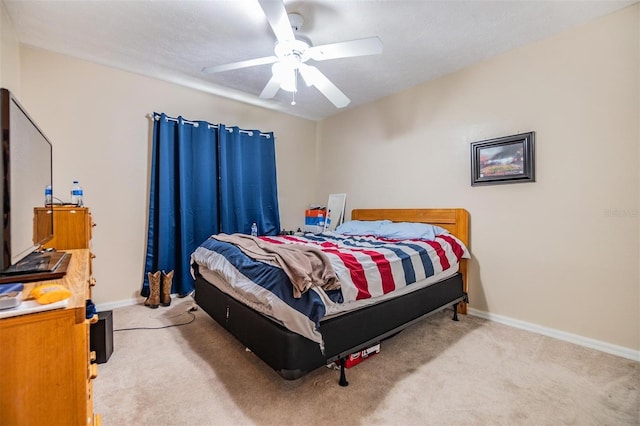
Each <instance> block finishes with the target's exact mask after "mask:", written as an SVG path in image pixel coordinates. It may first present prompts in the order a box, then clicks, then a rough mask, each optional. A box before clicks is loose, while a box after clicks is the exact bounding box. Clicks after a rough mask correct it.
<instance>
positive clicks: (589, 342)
mask: <svg viewBox="0 0 640 426" xmlns="http://www.w3.org/2000/svg"><path fill="white" fill-rule="evenodd" d="M139 303H140V300H139V299H128V300H120V301H117V302H109V303H100V304H98V305H96V309H97V310H98V311H110V310H113V309H116V308H123V307H125V306H132V305H137V304H139ZM467 313H468V314H469V315H473V316H474V317H478V318H484V319H487V320H490V321H495V322H497V323H500V324H504V325H508V326H510V327H515V328H520V329H522V330H527V331H532V332H534V333H538V334H542V335H543V336H549V337H553V338H555V339H558V340H564V341H565V342H570V343H575V344H576V345H580V346H585V347H587V348H591V349H596V350H598V351H602V352H606V353H609V354H612V355H617V356H620V357H623V358H627V359H630V360H633V361H640V351H636V350H634V349H630V348H625V347H624V346H618V345H613V344H611V343H606V342H602V341H600V340H595V339H591V338H589V337H584V336H580V335H577V334H573V333H567V332H565V331H560V330H556V329H553V328H547V327H542V326H540V325H537V324H533V323H530V322H526V321H521V320H517V319H514V318H510V317H506V316H503V315H496V314H491V313H489V312H485V311H480V310H478V309H474V308H471V307H467Z"/></svg>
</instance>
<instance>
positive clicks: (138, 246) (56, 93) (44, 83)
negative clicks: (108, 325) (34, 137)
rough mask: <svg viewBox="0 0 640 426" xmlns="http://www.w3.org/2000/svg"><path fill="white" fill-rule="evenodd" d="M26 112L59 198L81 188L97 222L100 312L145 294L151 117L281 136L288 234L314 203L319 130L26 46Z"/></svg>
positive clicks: (292, 119) (23, 53) (283, 214)
mask: <svg viewBox="0 0 640 426" xmlns="http://www.w3.org/2000/svg"><path fill="white" fill-rule="evenodd" d="M21 59H22V74H21V77H22V96H21V99H20V101H21V103H22V104H23V105H24V107H25V108H26V109H27V111H29V113H30V114H31V115H32V117H33V118H34V119H35V121H36V122H37V123H38V124H39V126H40V127H41V128H42V130H43V131H44V132H45V134H46V135H47V136H48V137H49V139H51V141H52V143H53V147H54V148H53V149H54V158H53V164H54V196H56V197H59V198H62V199H63V200H64V201H68V200H69V193H68V191H69V188H70V186H71V181H72V180H73V179H78V180H79V181H80V183H81V185H82V186H83V188H84V192H85V204H86V205H87V206H88V207H89V208H90V209H91V211H92V213H93V217H94V221H95V222H96V223H97V226H96V228H95V229H94V234H93V251H94V252H95V253H96V255H97V259H96V261H95V268H94V270H95V275H96V279H97V281H98V285H97V287H96V288H95V291H94V301H95V302H96V303H98V304H101V303H106V302H117V301H123V300H130V299H132V298H134V297H135V296H137V295H138V292H139V289H140V285H141V280H142V277H143V271H144V256H145V247H146V226H147V202H148V176H149V158H150V151H149V149H150V135H151V121H150V120H149V119H148V118H147V117H146V115H147V114H148V113H151V112H154V111H156V112H165V113H167V114H168V115H170V116H178V115H182V116H183V117H185V118H187V119H192V120H207V121H210V122H214V123H224V124H226V125H237V126H239V127H241V128H247V129H259V130H263V131H274V132H275V135H276V157H277V164H278V191H279V201H280V212H281V220H282V225H283V226H284V227H286V228H287V229H291V228H293V227H297V226H301V225H302V222H303V219H304V218H303V211H304V208H305V206H306V205H307V204H308V203H311V202H314V201H315V200H314V198H313V195H314V193H315V180H314V176H313V173H309V167H308V164H307V163H306V162H305V159H307V158H313V157H314V155H315V131H316V129H315V128H316V123H315V122H313V121H309V120H303V119H300V118H295V117H292V116H289V115H285V114H282V113H277V112H273V111H269V110H266V109H263V108H258V107H253V106H248V105H245V104H242V103H239V102H235V101H230V100H226V99H222V98H220V97H216V96H213V95H210V94H206V93H202V92H199V91H196V90H192V89H188V88H184V87H181V86H177V85H174V84H170V83H166V82H163V81H159V80H155V79H152V78H147V77H143V76H140V75H136V74H132V73H128V72H123V71H119V70H116V69H113V68H108V67H104V66H100V65H96V64H93V63H89V62H85V61H81V60H77V59H73V58H70V57H68V56H63V55H59V54H55V53H52V52H48V51H44V50H39V49H34V48H29V47H25V46H23V48H22V49H21Z"/></svg>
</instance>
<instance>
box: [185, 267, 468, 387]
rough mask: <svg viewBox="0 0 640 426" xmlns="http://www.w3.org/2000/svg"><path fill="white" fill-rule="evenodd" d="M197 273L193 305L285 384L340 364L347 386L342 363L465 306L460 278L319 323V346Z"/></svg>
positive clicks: (457, 276) (456, 276) (196, 270)
mask: <svg viewBox="0 0 640 426" xmlns="http://www.w3.org/2000/svg"><path fill="white" fill-rule="evenodd" d="M194 270H195V272H196V282H195V300H196V303H197V304H198V305H199V306H200V307H202V309H204V310H205V311H206V312H207V313H208V314H209V315H210V316H211V317H212V318H213V319H214V320H216V321H217V322H218V323H219V324H220V325H221V326H222V327H224V328H225V329H226V330H227V331H229V332H230V333H231V334H232V335H233V336H235V337H236V338H237V339H238V340H239V341H240V342H241V343H242V344H243V345H245V346H246V347H247V348H248V349H250V350H251V351H252V352H253V353H255V354H256V355H257V356H258V357H259V358H260V359H262V360H263V361H264V362H265V363H267V364H268V365H269V366H270V367H271V368H273V369H274V370H275V371H276V372H278V374H280V375H281V376H282V377H283V378H284V379H287V380H295V379H298V378H300V377H302V376H304V375H305V374H306V373H308V372H310V371H312V370H315V369H316V368H318V367H321V366H323V365H327V364H330V363H332V362H336V363H337V364H339V365H340V381H339V383H340V385H341V386H347V385H348V382H347V380H346V375H345V359H346V358H347V357H348V356H349V354H352V353H354V352H357V351H360V350H362V349H365V348H367V347H369V346H372V345H373V344H375V343H379V342H380V341H381V340H383V339H385V338H387V337H389V336H392V335H394V334H396V333H398V332H399V331H401V330H403V329H404V328H406V327H408V326H409V325H411V324H413V323H415V322H417V321H419V320H420V319H422V318H425V317H426V316H429V315H431V314H434V313H436V312H439V311H441V310H443V309H445V308H448V307H450V306H453V319H454V320H455V321H457V320H458V316H457V306H458V303H460V302H466V301H467V295H466V293H465V291H464V286H463V279H462V275H461V274H460V273H457V274H455V275H454V276H452V277H450V278H447V279H445V280H443V281H439V282H437V283H435V284H432V285H429V286H427V287H424V288H421V289H419V290H416V291H413V292H411V293H408V294H405V295H403V296H400V297H397V298H394V299H389V300H386V301H384V302H381V303H378V304H376V305H371V306H368V307H365V308H362V309H359V310H356V311H353V312H350V313H346V314H343V315H340V316H337V317H334V318H331V319H328V320H325V321H322V322H321V323H320V332H321V333H322V336H323V339H324V342H325V353H324V354H323V353H322V352H321V350H320V345H318V343H316V342H313V341H311V340H309V339H307V338H306V337H303V336H301V335H299V334H297V333H294V332H292V331H290V330H288V329H286V328H285V327H283V326H281V325H280V324H278V323H276V322H275V321H273V320H271V319H270V318H268V317H267V316H265V315H263V314H261V313H259V312H257V311H255V310H254V309H252V308H250V307H248V306H246V305H244V304H242V303H241V302H238V301H237V300H235V299H233V298H232V297H230V296H228V295H227V294H226V293H223V292H222V291H220V290H219V289H218V288H217V287H215V286H214V285H212V284H210V283H208V282H207V281H206V280H205V279H204V278H203V277H202V276H201V275H199V273H198V268H197V265H194Z"/></svg>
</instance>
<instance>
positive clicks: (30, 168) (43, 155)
mask: <svg viewBox="0 0 640 426" xmlns="http://www.w3.org/2000/svg"><path fill="white" fill-rule="evenodd" d="M0 120H1V121H2V151H1V153H0V156H1V158H0V168H1V170H0V176H2V181H1V183H0V194H1V195H2V203H0V214H1V216H2V225H3V228H2V256H1V257H0V275H6V274H19V273H29V272H37V271H39V270H45V269H46V270H49V269H51V268H49V267H47V266H46V265H45V266H44V267H43V266H42V263H43V259H41V258H38V259H35V260H36V262H35V264H34V263H33V262H26V259H30V260H34V259H33V258H34V257H38V255H39V253H40V250H39V249H40V248H41V246H42V245H43V244H45V243H46V242H47V241H49V240H51V238H52V237H53V211H52V214H50V215H48V216H49V220H50V223H49V220H47V223H45V224H43V226H42V227H40V228H39V230H38V233H37V234H38V237H37V238H36V232H35V229H34V207H40V206H43V205H44V201H45V200H44V190H45V188H46V187H47V186H48V185H51V186H52V188H53V166H52V152H53V147H52V145H51V142H49V140H48V139H47V137H46V136H45V135H44V133H43V132H42V130H40V128H39V127H38V126H37V125H36V123H35V122H34V121H33V119H32V118H31V117H30V116H29V114H27V112H26V111H25V109H24V108H23V107H22V106H21V105H20V103H18V101H17V100H16V98H15V97H14V96H13V95H12V94H11V92H10V91H9V90H7V89H0ZM43 229H45V232H43V231H42V230H43ZM45 260H47V261H48V260H49V259H45ZM18 265H22V269H21V268H17V266H18Z"/></svg>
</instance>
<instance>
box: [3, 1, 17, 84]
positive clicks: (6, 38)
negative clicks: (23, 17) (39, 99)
mask: <svg viewBox="0 0 640 426" xmlns="http://www.w3.org/2000/svg"><path fill="white" fill-rule="evenodd" d="M0 87H3V88H5V89H9V90H11V92H13V93H14V94H17V95H19V94H20V93H19V92H20V47H19V45H18V38H17V35H16V30H15V27H14V25H13V22H11V19H10V18H9V13H7V10H6V6H5V5H4V2H0Z"/></svg>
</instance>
